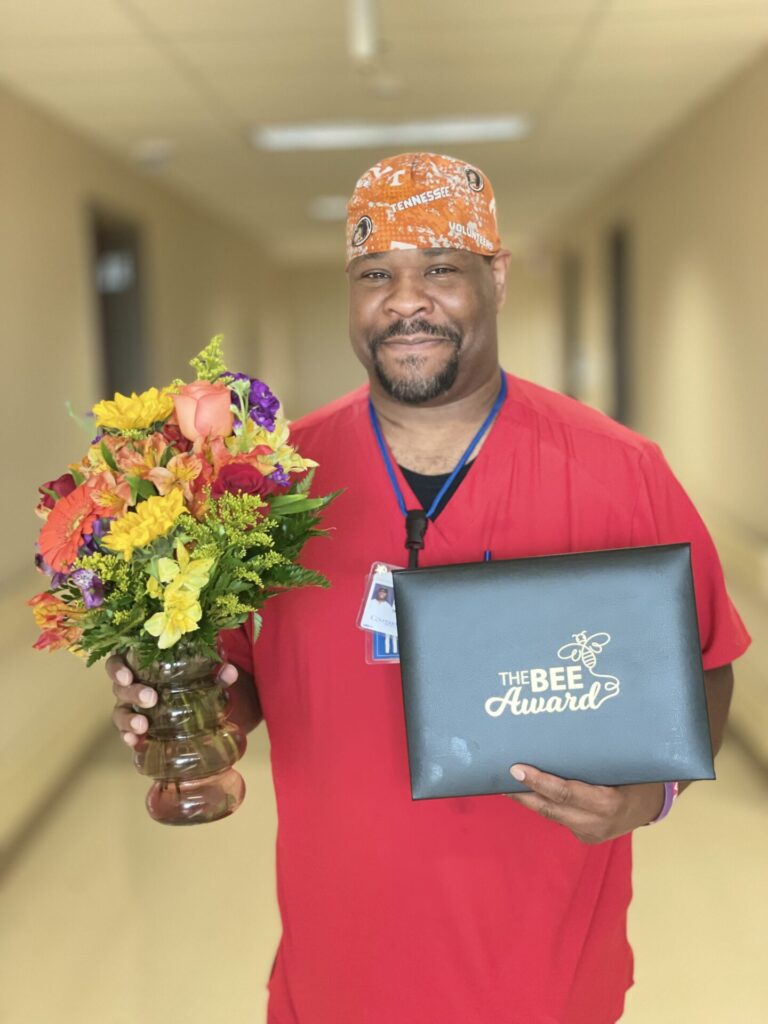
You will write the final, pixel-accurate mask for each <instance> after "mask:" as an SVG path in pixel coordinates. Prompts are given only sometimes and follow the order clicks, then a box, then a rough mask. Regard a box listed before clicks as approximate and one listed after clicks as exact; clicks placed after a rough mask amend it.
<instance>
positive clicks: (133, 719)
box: [105, 655, 157, 747]
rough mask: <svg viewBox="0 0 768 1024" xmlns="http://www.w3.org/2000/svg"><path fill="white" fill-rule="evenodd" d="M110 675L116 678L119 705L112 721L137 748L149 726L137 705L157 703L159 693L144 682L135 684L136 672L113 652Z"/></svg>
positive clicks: (144, 706)
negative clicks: (134, 676) (134, 673)
mask: <svg viewBox="0 0 768 1024" xmlns="http://www.w3.org/2000/svg"><path fill="white" fill-rule="evenodd" d="M105 667H106V670H107V675H108V676H109V677H110V679H111V680H112V692H113V693H114V695H115V699H116V701H117V704H116V706H115V708H114V710H113V712H112V721H113V723H114V724H115V727H116V728H117V729H118V730H119V732H120V734H121V735H122V738H123V741H124V742H125V743H127V744H128V746H129V747H135V746H136V744H137V743H138V742H139V737H140V736H142V735H143V734H144V733H146V732H147V730H148V729H149V720H148V719H147V718H146V717H145V716H144V715H140V714H137V713H136V711H135V710H134V706H136V707H143V708H151V707H154V706H155V704H157V693H156V691H155V690H153V689H152V688H151V687H150V686H146V685H145V684H144V683H134V682H133V673H132V672H131V670H130V669H129V668H128V666H127V665H126V664H125V662H124V661H123V659H122V658H119V657H117V656H115V655H113V656H112V657H111V658H108V659H107V662H106V666H105Z"/></svg>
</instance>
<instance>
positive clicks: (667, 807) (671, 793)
mask: <svg viewBox="0 0 768 1024" xmlns="http://www.w3.org/2000/svg"><path fill="white" fill-rule="evenodd" d="M679 790H680V785H679V783H677V782H665V783H664V803H663V804H662V805H661V810H660V811H659V813H658V814H657V815H656V817H655V818H652V819H651V821H649V822H648V824H649V825H656V824H657V823H658V822H660V821H663V820H664V819H665V818H666V816H667V815H668V814H669V812H670V811H671V810H672V804H673V803H674V802H675V800H676V799H677V794H678V792H679Z"/></svg>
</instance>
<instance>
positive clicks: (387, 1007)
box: [110, 154, 749, 1024]
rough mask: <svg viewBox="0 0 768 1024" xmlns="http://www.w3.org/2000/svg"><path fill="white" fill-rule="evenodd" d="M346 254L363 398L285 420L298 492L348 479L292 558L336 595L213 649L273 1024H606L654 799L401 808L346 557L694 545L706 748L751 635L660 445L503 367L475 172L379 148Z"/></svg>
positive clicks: (385, 695)
mask: <svg viewBox="0 0 768 1024" xmlns="http://www.w3.org/2000/svg"><path fill="white" fill-rule="evenodd" d="M347 257H348V265H347V274H348V277H349V287H350V335H351V340H352V345H353V348H354V350H355V353H356V354H357V356H358V357H359V359H360V360H361V362H362V363H363V365H364V366H365V368H366V370H367V371H368V376H369V379H370V386H369V387H365V388H361V389H359V390H358V391H356V392H354V393H352V394H351V395H347V396H345V397H344V398H341V399H339V400H338V401H336V402H334V403H333V404H331V405H330V406H328V407H326V408H324V409H321V410H320V411H318V412H316V413H313V414H311V415H309V416H307V417H305V418H304V419H303V420H301V421H299V422H298V423H296V424H294V427H293V437H294V438H295V439H296V440H297V442H298V443H299V445H300V446H301V449H302V450H304V451H306V452H307V453H308V454H311V456H312V457H313V458H315V459H317V460H318V462H319V463H320V470H319V471H318V476H317V487H318V490H319V492H326V491H329V490H332V489H337V488H345V490H344V493H343V495H342V496H341V497H340V498H339V499H338V500H337V502H335V503H334V505H333V506H332V507H331V509H330V510H329V513H328V515H327V519H326V522H327V525H329V526H333V527H335V529H334V531H333V539H332V540H322V541H320V542H316V541H312V542H310V544H309V545H308V547H307V549H306V551H305V558H304V561H305V562H306V563H307V564H308V565H311V566H313V567H314V568H317V569H319V570H320V571H321V572H324V573H326V575H328V576H329V577H330V579H331V582H332V590H331V591H330V593H326V592H323V591H320V590H314V591H313V590H306V591H296V592H292V593H289V594H285V595H281V596H280V597H279V598H277V599H276V600H274V601H273V602H271V604H270V607H269V608H268V610H267V614H266V616H265V624H264V628H263V631H262V635H261V638H260V639H259V641H258V643H257V644H255V645H251V644H250V642H249V636H248V631H247V630H243V631H240V632H239V633H232V634H228V635H227V637H226V638H225V651H226V654H227V657H228V658H229V660H230V662H234V663H235V664H236V665H237V666H238V668H239V670H240V673H239V678H238V679H237V683H236V684H235V685H234V686H232V687H231V690H230V693H231V694H232V695H233V709H234V714H235V715H236V716H237V717H238V718H239V720H241V721H242V722H244V723H245V724H246V725H249V726H250V725H253V724H255V723H256V722H257V721H258V718H259V716H260V714H261V709H263V714H264V717H265V719H266V721H267V723H268V725H269V731H270V740H271V746H272V764H273V773H274V782H275V789H276V794H277V804H278V815H279V834H278V842H277V885H278V896H279V902H280V910H281V914H282V919H283V926H284V934H283V938H282V941H281V944H280V948H279V950H278V954H277V958H276V961H275V965H274V969H273V972H272V977H271V980H270V995H271V998H270V1010H269V1021H270V1022H271V1024H613V1022H615V1021H616V1020H618V1018H619V1017H620V1016H621V1013H622V1009H623V1001H624V993H625V990H626V988H627V987H628V986H629V985H630V984H631V981H632V960H631V952H630V949H629V946H628V944H627V940H626V929H625V922H626V910H627V906H628V904H629V900H630V896H631V888H630V833H631V832H632V830H633V829H635V828H637V827H639V826H642V825H645V824H647V823H649V822H651V821H652V820H653V819H654V818H656V817H658V816H659V813H660V811H661V810H662V807H664V809H665V810H668V803H669V801H668V800H666V799H665V795H666V790H665V787H664V786H663V785H662V784H648V785H635V786H622V787H617V788H609V787H603V786H588V785H585V784H583V783H578V782H573V781H568V780H564V779H559V778H555V777H554V776H551V775H546V774H544V773H543V772H540V771H537V770H536V769H535V768H533V767H531V766H526V765H522V766H521V765H510V771H511V772H512V773H513V774H514V775H515V777H516V778H524V779H525V782H526V783H527V785H528V786H529V788H530V790H531V792H529V793H526V794H522V795H518V796H515V797H514V798H512V799H510V798H507V797H505V796H499V797H495V796H488V797H478V798H472V797H470V798H461V799H452V800H433V801H421V802H413V801H412V800H411V798H410V789H409V780H408V766H407V756H406V744H405V731H404V723H403V710H402V700H401V694H400V685H399V670H398V668H397V666H396V665H392V664H368V663H367V662H366V656H365V651H366V647H365V636H364V634H363V633H362V632H361V631H360V630H358V629H357V627H356V621H357V616H358V611H359V607H360V601H361V599H362V595H363V593H364V587H365V586H366V579H367V577H368V573H369V572H370V570H371V566H372V564H374V563H376V562H384V563H390V564H395V565H397V564H405V563H404V558H405V555H406V552H405V550H404V541H405V536H406V535H405V517H404V511H406V510H413V509H418V508H424V509H426V510H427V515H428V517H429V519H430V521H429V523H428V527H427V529H426V533H423V535H422V534H419V536H418V537H416V541H417V544H416V546H418V544H419V543H423V549H422V550H421V551H420V559H421V564H422V565H435V564H441V563H451V562H466V561H477V560H479V559H481V558H482V557H483V553H484V552H492V553H493V557H494V558H512V557H519V556H527V555H539V554H546V553H551V552H555V551H557V552H560V551H567V550H571V551H578V550H589V549H598V548H611V547H626V546H632V545H644V544H656V543H673V542H679V541H690V542H691V545H692V557H693V566H694V576H695V584H696V592H697V604H698V613H699V627H700V634H701V640H702V650H703V657H704V665H705V669H706V670H707V672H706V685H707V698H708V702H709V711H710V717H711V725H712V735H713V743H714V746H715V748H717V747H718V746H719V745H720V741H721V738H722V731H723V726H724V723H725V719H726V715H727V710H728V704H729V700H730V694H731V686H732V675H731V669H730V662H731V661H732V660H733V659H734V658H735V657H737V656H738V655H739V654H741V653H742V652H743V651H744V649H745V648H746V646H747V644H748V642H749V638H748V636H747V634H746V632H745V630H744V627H743V625H742V624H741V621H740V620H739V617H738V615H737V613H736V612H735V610H734V609H733V607H732V605H731V604H730V601H729V600H728V597H727V594H726V592H725V587H724V584H723V578H722V573H721V570H720V566H719V563H718V560H717V556H716V554H715V551H714V548H713V546H712V543H711V540H710V539H709V536H708V534H707V532H706V530H705V528H704V526H703V524H702V523H701V520H700V519H699V517H698V515H697V514H696V512H695V510H694V509H693V507H692V505H691V503H690V501H689V500H688V498H687V497H686V495H685V494H684V492H683V491H682V489H681V488H680V486H679V484H678V483H677V481H676V480H675V478H674V477H673V476H672V474H671V472H670V470H669V469H668V468H667V466H666V464H665V463H664V460H663V457H662V455H661V453H660V451H659V450H658V448H657V447H656V446H655V445H653V444H652V443H650V442H648V441H646V440H644V439H643V438H641V437H639V436H637V435H636V434H634V433H632V432H631V431H629V430H627V429H625V428H624V427H621V426H619V425H618V424H616V423H613V422H612V421H610V420H609V419H607V418H606V417H604V416H602V415H601V414H599V413H597V412H595V411H593V410H590V409H588V408H586V407H584V406H581V405H580V404H579V403H577V402H574V401H573V400H571V399H568V398H565V397H563V396H561V395H557V394H554V393H552V392H549V391H546V390H545V389H543V388H540V387H537V386H535V385H532V384H529V383H527V382H524V381H521V380H518V379H516V378H514V377H512V376H509V375H506V376H505V377H504V378H502V377H500V370H499V365H498V354H497V337H496V314H497V311H498V310H499V308H500V307H501V305H502V303H503V301H504V295H505V277H506V272H507V268H508V266H509V260H510V254H509V253H508V252H506V251H505V250H503V249H502V248H501V245H500V241H499V238H498V232H497V228H496V217H495V201H494V198H493V193H492V190H491V186H490V183H489V182H488V179H487V178H486V177H485V175H484V174H482V173H481V172H480V171H479V170H478V169H477V168H473V167H468V166H467V165H466V164H462V163H461V162H459V161H456V160H453V159H450V158H448V157H441V156H434V155H431V154H405V155H401V156H397V157H393V158H391V159H389V160H385V161H382V162H381V163H380V164H378V165H376V167H374V168H372V169H371V170H370V171H369V172H367V173H366V174H365V175H364V176H363V177H362V178H361V179H360V181H359V182H358V184H357V187H356V189H355V192H354V194H353V196H352V199H351V200H350V204H349V220H348V225H347ZM500 380H506V388H507V391H508V393H506V394H505V393H504V389H503V388H501V389H500ZM369 396H370V401H371V403H372V408H369ZM497 403H500V407H499V409H498V411H497V414H496V415H495V417H494V419H493V422H492V423H491V425H490V429H488V430H486V432H485V433H484V434H483V436H482V437H481V438H480V439H479V440H478V441H477V443H476V444H475V445H474V450H472V451H467V448H468V446H470V445H471V443H472V439H473V438H474V437H475V435H476V434H477V433H478V431H479V429H480V427H481V425H482V424H483V423H484V421H486V420H487V419H488V418H489V414H490V412H491V411H492V410H493V409H494V407H495V405H496V404H497ZM376 427H378V436H377V429H376ZM463 456H466V458H463ZM388 463H389V467H388ZM462 463H463V464H462ZM451 476H453V480H452V481H450V484H449V480H450V477H451ZM446 484H449V486H448V487H447V488H446ZM441 492H442V494H441ZM417 519H418V517H417ZM422 526H423V523H422ZM412 539H413V538H412ZM329 638H333V642H332V643H330V644H329V643H328V639H329ZM110 672H111V674H112V676H113V679H115V692H116V694H117V697H118V707H117V709H116V712H115V722H116V724H117V726H118V728H119V729H121V731H123V733H124V735H125V738H126V741H127V742H128V743H129V744H130V745H133V744H135V742H136V734H137V733H141V732H143V731H145V729H146V719H145V718H144V717H143V716H141V715H134V714H133V713H132V712H131V711H130V710H129V705H130V703H131V702H133V701H136V702H138V703H141V696H142V695H141V694H140V693H139V689H140V687H139V686H138V685H136V684H131V677H130V673H129V672H128V671H127V669H126V668H125V667H124V666H122V665H121V664H120V663H119V662H113V663H112V664H111V666H110ZM222 676H223V679H224V681H225V682H230V683H231V682H232V680H233V679H235V677H236V671H235V669H234V667H233V666H232V665H231V664H229V665H227V666H225V667H224V668H223V670H222ZM253 678H255V679H256V680H257V688H258V700H257V698H256V692H257V691H256V689H255V688H254V684H253ZM144 696H145V697H147V700H146V701H145V705H146V706H149V705H150V704H151V703H152V702H154V699H155V698H154V694H152V693H151V691H150V693H149V694H144ZM670 781H671V782H673V781H674V780H670Z"/></svg>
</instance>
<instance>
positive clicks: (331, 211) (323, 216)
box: [307, 196, 347, 220]
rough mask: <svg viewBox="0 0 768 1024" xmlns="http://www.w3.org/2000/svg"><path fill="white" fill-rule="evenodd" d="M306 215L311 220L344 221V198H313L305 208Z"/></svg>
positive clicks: (345, 198) (345, 206)
mask: <svg viewBox="0 0 768 1024" xmlns="http://www.w3.org/2000/svg"><path fill="white" fill-rule="evenodd" d="M307 213H308V214H309V216H310V217H312V219H313V220H346V219H347V197H346V196H315V198H314V199H313V200H312V201H311V202H310V203H309V205H308V206H307Z"/></svg>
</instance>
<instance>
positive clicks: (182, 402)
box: [173, 380, 233, 441]
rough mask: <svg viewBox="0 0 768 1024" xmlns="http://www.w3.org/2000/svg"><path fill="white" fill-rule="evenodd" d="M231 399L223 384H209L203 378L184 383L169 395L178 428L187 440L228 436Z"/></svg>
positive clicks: (230, 420)
mask: <svg viewBox="0 0 768 1024" xmlns="http://www.w3.org/2000/svg"><path fill="white" fill-rule="evenodd" d="M231 401H232V400H231V397H230V394H229V388H228V387H227V386H226V385H225V384H209V383H208V381H205V380H199V381H196V382H195V383H194V384H185V385H184V387H183V388H180V389H179V393H178V394H177V395H174V396H173V405H174V408H175V410H176V418H177V419H178V421H179V430H180V431H181V432H182V434H183V435H184V437H186V438H187V439H188V440H189V441H196V440H197V439H198V438H199V437H229V435H230V434H231V433H232V425H233V420H232V410H231V409H230V404H231Z"/></svg>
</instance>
